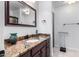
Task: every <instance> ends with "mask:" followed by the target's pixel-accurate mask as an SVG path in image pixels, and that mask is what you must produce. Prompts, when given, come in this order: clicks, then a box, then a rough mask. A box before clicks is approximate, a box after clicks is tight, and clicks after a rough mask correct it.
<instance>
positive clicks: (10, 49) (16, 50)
mask: <svg viewBox="0 0 79 59" xmlns="http://www.w3.org/2000/svg"><path fill="white" fill-rule="evenodd" d="M47 38H49V37H46V38H42V37H41V38H40V40H39V41H37V42H31V43H30V44H29V46H28V47H26V48H25V45H24V42H25V40H21V41H17V43H16V44H15V45H10V46H9V45H8V46H7V45H5V47H6V48H5V55H4V57H17V56H19V55H20V54H22V53H24V52H27V51H28V50H29V49H31V48H32V47H34V46H36V45H38V44H40V43H41V42H43V41H44V40H46V39H47ZM29 39H31V40H32V38H29Z"/></svg>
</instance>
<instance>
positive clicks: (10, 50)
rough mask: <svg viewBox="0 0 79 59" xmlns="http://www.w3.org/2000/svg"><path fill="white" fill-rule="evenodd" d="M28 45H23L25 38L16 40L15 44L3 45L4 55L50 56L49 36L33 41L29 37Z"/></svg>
mask: <svg viewBox="0 0 79 59" xmlns="http://www.w3.org/2000/svg"><path fill="white" fill-rule="evenodd" d="M28 40H30V41H28ZM28 40H27V41H28V42H29V46H27V45H26V46H25V44H24V43H25V41H26V40H20V41H17V43H16V44H15V45H7V44H6V45H5V57H49V56H50V36H47V37H43V38H42V37H40V39H39V40H36V39H35V40H36V41H34V38H29V39H28Z"/></svg>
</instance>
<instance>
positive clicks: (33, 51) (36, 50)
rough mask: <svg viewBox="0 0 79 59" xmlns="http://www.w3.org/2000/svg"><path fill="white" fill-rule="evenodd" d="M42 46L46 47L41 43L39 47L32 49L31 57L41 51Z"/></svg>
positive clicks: (44, 43)
mask: <svg viewBox="0 0 79 59" xmlns="http://www.w3.org/2000/svg"><path fill="white" fill-rule="evenodd" d="M44 46H46V42H42V43H40V44H39V45H37V46H35V47H33V48H32V56H33V55H34V54H36V53H37V52H38V51H39V50H41V49H42V48H43V47H44Z"/></svg>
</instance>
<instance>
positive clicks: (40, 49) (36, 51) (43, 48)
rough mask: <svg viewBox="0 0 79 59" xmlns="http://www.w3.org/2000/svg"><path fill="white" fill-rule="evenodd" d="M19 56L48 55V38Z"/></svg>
mask: <svg viewBox="0 0 79 59" xmlns="http://www.w3.org/2000/svg"><path fill="white" fill-rule="evenodd" d="M20 57H50V39H47V40H45V41H43V42H41V43H40V44H38V45H37V46H35V47H33V48H31V49H30V50H29V51H27V52H25V53H23V54H22V55H20Z"/></svg>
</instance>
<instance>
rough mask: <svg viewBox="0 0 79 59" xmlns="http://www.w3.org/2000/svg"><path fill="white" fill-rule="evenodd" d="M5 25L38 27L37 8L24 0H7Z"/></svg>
mask: <svg viewBox="0 0 79 59" xmlns="http://www.w3.org/2000/svg"><path fill="white" fill-rule="evenodd" d="M5 25H18V26H28V27H36V10H35V9H34V8H32V7H31V6H29V5H28V4H26V3H25V2H23V1H6V2H5Z"/></svg>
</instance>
